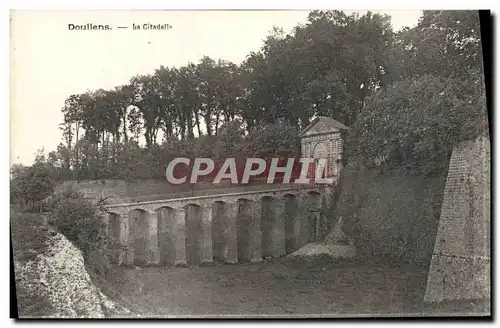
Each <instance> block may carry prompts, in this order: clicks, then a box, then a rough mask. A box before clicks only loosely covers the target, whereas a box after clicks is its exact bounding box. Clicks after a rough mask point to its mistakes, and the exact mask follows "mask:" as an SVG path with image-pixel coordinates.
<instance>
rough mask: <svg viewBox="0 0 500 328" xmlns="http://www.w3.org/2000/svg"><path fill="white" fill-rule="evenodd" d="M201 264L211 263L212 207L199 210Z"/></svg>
mask: <svg viewBox="0 0 500 328" xmlns="http://www.w3.org/2000/svg"><path fill="white" fill-rule="evenodd" d="M201 224H202V226H201V228H202V243H201V263H202V264H207V263H213V253H212V206H204V207H202V209H201Z"/></svg>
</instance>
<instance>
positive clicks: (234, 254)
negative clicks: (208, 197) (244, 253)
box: [224, 202, 239, 263]
mask: <svg viewBox="0 0 500 328" xmlns="http://www.w3.org/2000/svg"><path fill="white" fill-rule="evenodd" d="M238 210H239V204H238V202H234V203H227V204H225V212H226V215H225V219H226V227H225V229H224V260H225V262H226V263H238V239H237V238H238V229H237V222H236V220H237V218H238Z"/></svg>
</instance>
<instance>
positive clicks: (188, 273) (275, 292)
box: [121, 261, 477, 317]
mask: <svg viewBox="0 0 500 328" xmlns="http://www.w3.org/2000/svg"><path fill="white" fill-rule="evenodd" d="M121 270H123V273H124V274H125V275H126V276H127V277H128V279H127V280H130V281H133V282H135V283H131V284H129V285H128V286H121V295H122V301H121V303H123V305H125V306H127V307H128V308H129V309H131V310H132V311H134V312H137V313H141V315H143V316H151V317H169V316H191V315H195V316H213V315H229V316H252V317H255V316H259V315H270V316H293V315H299V316H303V315H310V314H314V315H319V316H323V317H324V316H357V315H370V314H371V315H383V316H387V315H398V314H399V313H404V314H417V315H418V314H419V313H420V312H421V311H422V308H421V303H422V299H423V295H424V291H425V279H426V277H425V272H422V271H423V270H421V269H420V270H419V269H417V268H412V267H408V266H406V267H390V266H386V265H361V264H342V265H340V264H337V265H334V264H332V263H328V262H323V263H321V262H315V263H307V262H303V261H300V262H297V261H294V262H290V261H277V262H272V263H269V262H266V263H260V264H238V265H218V266H213V267H188V268H175V267H170V268H169V267H164V268H141V269H126V268H122V269H121ZM460 311H477V309H475V308H474V307H472V308H470V309H468V310H467V309H464V308H463V307H462V308H460Z"/></svg>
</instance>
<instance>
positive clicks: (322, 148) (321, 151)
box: [313, 142, 328, 159]
mask: <svg viewBox="0 0 500 328" xmlns="http://www.w3.org/2000/svg"><path fill="white" fill-rule="evenodd" d="M313 158H316V159H319V158H328V147H327V146H326V144H325V143H324V142H318V143H317V144H316V146H315V147H314V150H313Z"/></svg>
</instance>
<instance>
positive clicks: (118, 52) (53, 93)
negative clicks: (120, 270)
mask: <svg viewBox="0 0 500 328" xmlns="http://www.w3.org/2000/svg"><path fill="white" fill-rule="evenodd" d="M346 12H347V13H351V11H346ZM373 12H375V13H386V14H388V15H390V16H391V17H392V25H393V28H394V29H395V30H398V29H400V28H401V27H403V26H414V25H416V24H417V22H418V18H419V17H420V15H421V11H410V10H401V11H389V10H388V11H373ZM361 13H362V12H361ZM307 15H308V12H307V11H204V12H203V11H139V10H136V11H131V10H121V11H60V10H59V11H13V12H11V26H10V41H11V42H10V47H11V50H10V55H11V56H10V57H11V59H10V60H11V83H10V104H11V106H10V145H11V147H10V163H11V164H15V163H22V164H25V165H30V164H32V162H33V160H34V157H35V156H34V154H35V153H36V151H37V150H38V149H40V148H42V147H44V149H45V153H48V152H49V151H52V150H55V149H56V147H57V145H58V144H59V143H60V142H62V134H61V131H60V130H59V124H60V123H61V122H62V121H63V117H62V114H61V108H62V107H63V105H64V100H65V99H66V98H68V97H69V96H70V95H72V94H79V93H83V92H85V91H86V90H96V89H100V88H103V89H111V88H114V87H115V86H118V85H122V84H126V83H127V82H128V81H129V80H130V78H131V77H133V76H135V75H137V74H148V73H152V72H153V71H154V70H155V69H157V68H159V67H160V66H161V65H163V66H168V67H172V66H175V67H180V66H183V65H186V64H187V63H189V62H193V63H197V62H198V61H199V60H200V59H201V58H202V57H203V56H209V57H211V58H213V59H225V60H229V61H232V62H234V63H236V64H239V63H240V62H242V61H243V60H244V59H245V57H246V56H247V55H248V54H249V53H250V52H251V51H257V50H259V48H260V47H261V46H262V42H263V40H264V39H265V37H266V36H267V35H268V34H269V31H271V30H272V28H273V26H278V27H282V28H283V29H284V30H285V32H290V31H291V30H292V29H293V28H294V27H295V26H296V25H297V24H299V23H305V22H306V19H307ZM87 23H91V24H103V25H105V24H108V25H109V26H110V27H111V28H112V30H111V31H74V30H73V31H71V30H69V29H68V24H75V25H85V24H87ZM134 23H135V24H138V25H143V24H145V23H151V24H170V25H171V26H172V28H171V29H169V30H162V31H161V30H160V31H153V30H148V31H146V30H139V31H138V30H133V29H132V24H134ZM118 26H128V27H129V28H127V29H118V28H117V27H118Z"/></svg>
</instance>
